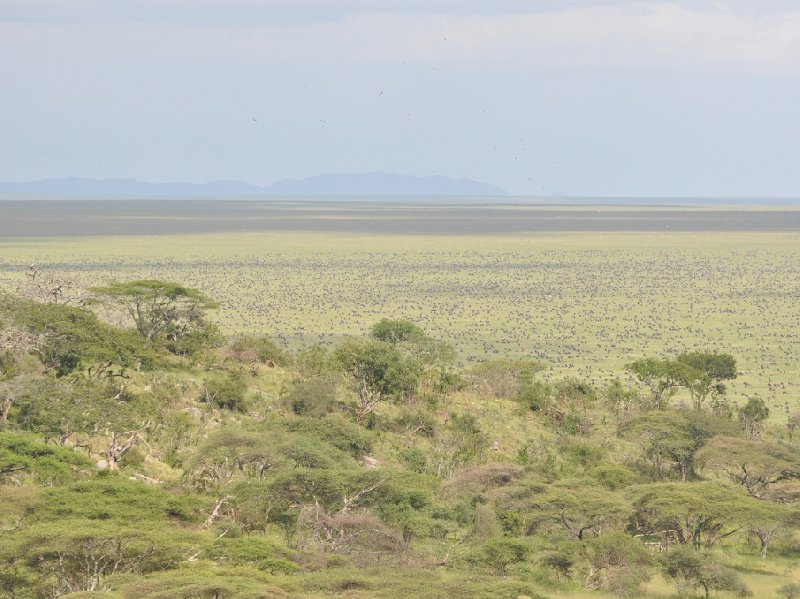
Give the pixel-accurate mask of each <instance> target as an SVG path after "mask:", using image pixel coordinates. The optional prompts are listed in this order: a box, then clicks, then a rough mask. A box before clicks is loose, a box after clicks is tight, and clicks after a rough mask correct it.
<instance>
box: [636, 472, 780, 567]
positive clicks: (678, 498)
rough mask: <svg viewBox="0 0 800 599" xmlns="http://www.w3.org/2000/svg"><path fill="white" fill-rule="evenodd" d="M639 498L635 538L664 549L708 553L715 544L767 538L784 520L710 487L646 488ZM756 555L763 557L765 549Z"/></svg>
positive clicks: (708, 484)
mask: <svg viewBox="0 0 800 599" xmlns="http://www.w3.org/2000/svg"><path fill="white" fill-rule="evenodd" d="M640 493H641V494H640V496H639V498H638V499H637V500H636V501H635V502H634V507H635V509H636V511H635V514H634V519H633V521H632V526H633V528H634V529H635V530H636V533H637V534H638V535H641V536H645V537H658V538H660V540H661V543H662V545H663V546H665V547H666V546H668V545H671V544H676V543H677V544H680V545H690V546H692V547H694V548H695V549H700V548H701V547H702V546H705V547H707V548H710V547H713V546H714V545H715V544H716V543H717V542H718V541H719V540H720V539H723V538H726V537H730V536H732V535H735V534H740V533H747V532H750V533H753V534H756V535H757V533H756V531H762V532H765V533H767V534H768V535H769V538H771V536H774V534H776V533H777V531H778V530H779V525H780V523H781V522H783V521H784V518H785V515H786V514H785V511H784V510H783V509H781V507H780V506H773V505H769V504H767V503H765V502H763V501H758V500H757V499H753V498H752V497H748V496H747V495H744V494H741V493H738V492H737V491H736V490H734V489H732V488H729V487H727V486H723V485H720V484H719V483H715V482H696V483H692V484H690V485H685V484H682V483H651V484H649V485H643V486H642V487H641V488H640ZM772 508H777V509H772ZM769 531H771V532H769ZM765 538H766V535H765ZM769 538H767V539H766V540H767V546H768V542H769ZM762 551H763V552H764V553H763V555H766V549H765V548H762Z"/></svg>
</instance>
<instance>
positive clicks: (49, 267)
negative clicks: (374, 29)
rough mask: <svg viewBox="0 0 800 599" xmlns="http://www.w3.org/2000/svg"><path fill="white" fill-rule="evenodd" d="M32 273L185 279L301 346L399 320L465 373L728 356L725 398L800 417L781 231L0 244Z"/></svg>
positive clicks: (242, 325)
mask: <svg viewBox="0 0 800 599" xmlns="http://www.w3.org/2000/svg"><path fill="white" fill-rule="evenodd" d="M30 263H36V264H37V265H38V266H39V268H40V269H41V270H42V271H43V272H49V273H53V274H54V275H57V276H67V277H70V278H72V279H73V280H75V281H77V282H78V283H79V284H83V285H90V284H95V283H99V282H103V281H106V280H108V279H132V278H160V279H170V280H176V281H181V282H184V283H186V284H188V285H190V286H194V287H198V288H200V289H202V290H204V291H206V292H207V293H209V294H210V295H212V296H214V297H215V298H216V299H218V300H219V301H220V303H221V306H222V307H221V309H220V310H219V311H218V313H217V314H216V316H215V318H216V319H217V320H218V322H219V323H220V325H221V326H222V328H223V330H224V331H226V332H228V333H234V332H251V333H259V334H261V333H265V334H269V335H272V336H274V337H277V338H279V339H281V340H283V341H285V343H287V344H288V345H289V346H290V347H293V348H296V347H300V346H303V345H308V344H311V343H316V342H323V343H333V342H335V341H336V340H337V339H339V338H341V337H342V336H343V335H349V334H361V333H363V332H365V331H366V330H367V329H368V327H369V326H370V325H371V324H372V323H374V322H375V321H377V320H379V319H380V318H382V317H393V318H406V319H410V320H414V321H416V322H418V323H420V324H421V325H423V326H424V327H425V328H426V329H427V330H429V331H430V332H431V333H433V334H434V335H435V336H437V337H439V338H441V339H445V340H448V341H450V342H452V343H453V344H454V345H455V346H456V347H457V348H458V350H459V352H460V355H461V359H462V361H463V363H464V364H468V363H470V362H471V361H474V360H479V359H484V358H486V357H493V356H501V355H513V356H531V357H536V358H539V359H541V360H543V361H545V362H547V363H548V364H549V365H551V366H552V370H551V374H552V375H553V376H560V375H562V374H565V373H570V374H574V375H575V376H581V377H585V378H589V379H595V380H598V381H599V380H601V379H605V378H608V377H609V376H612V375H615V374H619V375H622V374H624V373H623V370H624V364H626V363H627V362H629V361H631V360H633V359H635V358H637V357H640V356H643V355H660V354H665V353H667V352H672V351H682V350H685V349H694V348H707V349H717V350H720V351H726V352H730V353H732V354H733V355H735V356H736V357H737V359H738V361H739V367H740V371H741V376H740V378H739V379H738V380H737V381H736V382H735V383H734V384H733V385H732V395H733V397H734V398H737V399H739V400H741V399H742V398H744V397H745V396H747V395H754V394H759V395H760V396H761V397H763V398H764V399H765V400H767V402H768V405H769V406H770V407H771V408H772V412H773V414H772V416H773V421H774V422H776V423H778V422H782V421H784V418H785V416H784V414H785V411H786V409H787V404H788V409H789V410H791V411H794V410H797V409H800V401H798V400H800V237H799V236H797V235H791V234H778V233H768V234H764V233H742V234H727V233H725V234H723V233H708V234H705V233H704V234H688V233H686V234H683V233H676V234H663V233H658V234H619V233H613V234H611V233H573V234H538V235H536V236H486V237H483V236H442V237H434V236H408V235H377V236H373V235H359V234H345V235H338V234H332V233H240V234H232V233H224V234H204V235H187V236H177V235H176V236H141V237H129V236H125V237H123V236H120V237H87V238H69V239H57V238H48V239H30V240H14V241H6V242H3V241H0V277H2V279H1V280H0V283H1V284H2V285H3V286H5V287H7V288H8V287H12V288H13V287H14V286H17V285H19V284H21V283H22V282H23V281H24V280H25V277H24V274H23V273H24V271H25V269H26V268H27V266H28V265H29V264H30Z"/></svg>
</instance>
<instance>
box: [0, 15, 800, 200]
mask: <svg viewBox="0 0 800 599" xmlns="http://www.w3.org/2000/svg"><path fill="white" fill-rule="evenodd" d="M0 82H2V93H0V180H8V181H12V180H13V181H21V180H30V179H38V178H45V177H60V176H67V175H76V176H83V177H93V178H106V177H132V178H139V179H144V180H149V181H188V182H204V181H208V180H213V179H238V180H243V181H247V182H250V183H256V184H261V185H264V184H268V183H271V182H273V181H275V180H277V179H281V178H286V177H293V178H295V177H303V176H308V175H314V174H318V173H323V172H369V171H376V170H385V171H394V172H400V173H407V174H417V175H426V174H433V173H436V174H442V175H447V176H451V177H468V178H473V179H478V180H482V181H486V182H489V183H493V184H496V185H499V186H501V187H504V188H506V189H508V190H509V191H511V192H513V193H518V194H549V193H552V192H561V193H566V194H572V195H667V196H669V195H737V196H751V195H769V196H775V195H778V196H785V195H800V143H798V141H799V140H800V109H798V106H800V2H797V1H794V0H792V1H789V0H774V1H770V0H758V1H756V0H731V1H724V0H719V1H713V0H707V1H706V0H696V1H693V2H688V1H684V2H657V1H649V2H621V1H618V0H605V1H603V0H584V1H574V2H569V1H555V0H542V1H537V0H528V1H521V0H486V1H480V0H386V1H381V0H371V1H368V0H341V1H338V0H337V1H335V0H261V1H256V0H114V1H109V0H92V1H90V0H0Z"/></svg>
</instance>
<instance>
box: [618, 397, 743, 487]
mask: <svg viewBox="0 0 800 599" xmlns="http://www.w3.org/2000/svg"><path fill="white" fill-rule="evenodd" d="M733 432H734V431H733V427H732V424H731V423H730V422H728V421H726V420H724V419H720V418H716V417H714V416H712V415H710V414H705V413H698V412H694V411H690V410H670V411H668V412H647V413H645V414H641V415H639V416H636V417H634V418H631V419H629V420H626V421H625V422H623V423H622V424H621V425H620V427H619V434H620V436H622V437H626V438H629V439H632V440H634V441H635V442H636V443H638V444H639V445H640V446H641V448H642V450H643V452H644V454H645V456H646V457H647V458H649V459H650V460H652V462H653V467H654V469H655V474H656V476H655V478H656V479H657V480H663V478H664V466H665V465H666V464H668V463H669V462H672V463H674V464H675V465H677V466H678V468H679V469H680V472H681V480H682V481H684V482H686V480H687V479H688V478H689V476H690V475H691V473H692V468H693V464H694V456H695V453H696V452H697V451H698V450H699V449H700V448H701V447H702V446H703V445H704V444H705V443H706V442H707V441H708V440H709V439H711V438H712V437H713V436H714V435H717V434H722V433H733Z"/></svg>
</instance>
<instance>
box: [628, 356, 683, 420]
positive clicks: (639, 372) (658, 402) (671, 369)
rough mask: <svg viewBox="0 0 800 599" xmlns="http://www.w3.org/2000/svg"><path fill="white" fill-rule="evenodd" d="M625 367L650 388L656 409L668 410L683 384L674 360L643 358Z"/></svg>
mask: <svg viewBox="0 0 800 599" xmlns="http://www.w3.org/2000/svg"><path fill="white" fill-rule="evenodd" d="M625 368H626V369H627V370H628V371H629V372H631V373H632V374H633V375H634V376H635V377H636V378H637V379H639V381H640V382H642V383H643V384H644V385H645V386H646V387H647V388H648V389H650V393H651V395H652V401H653V407H655V409H656V410H666V409H667V408H668V407H669V400H670V398H671V397H672V396H673V395H674V394H675V392H676V391H677V389H678V387H679V386H680V384H681V381H680V378H679V376H678V373H677V371H676V369H675V363H674V362H673V361H672V360H661V359H659V358H642V359H641V360H636V361H635V362H632V363H631V364H628V365H627V366H626V367H625Z"/></svg>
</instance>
